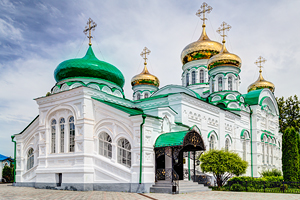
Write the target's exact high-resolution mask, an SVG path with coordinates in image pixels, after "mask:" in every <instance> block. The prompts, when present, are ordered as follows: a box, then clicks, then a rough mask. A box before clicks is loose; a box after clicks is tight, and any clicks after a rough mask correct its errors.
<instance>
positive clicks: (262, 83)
mask: <svg viewBox="0 0 300 200" xmlns="http://www.w3.org/2000/svg"><path fill="white" fill-rule="evenodd" d="M261 72H262V71H261V70H259V77H258V79H257V80H256V81H255V82H254V83H252V84H251V85H249V87H248V92H250V91H253V90H259V89H264V88H269V89H270V90H271V91H272V92H274V91H275V85H274V84H273V83H271V82H270V81H266V80H265V79H264V77H263V76H262V74H261Z"/></svg>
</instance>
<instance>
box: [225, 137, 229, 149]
mask: <svg viewBox="0 0 300 200" xmlns="http://www.w3.org/2000/svg"><path fill="white" fill-rule="evenodd" d="M225 151H229V139H228V138H226V140H225Z"/></svg>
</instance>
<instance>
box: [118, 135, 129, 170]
mask: <svg viewBox="0 0 300 200" xmlns="http://www.w3.org/2000/svg"><path fill="white" fill-rule="evenodd" d="M122 141H124V142H122ZM123 145H124V147H123ZM125 145H127V147H129V148H128V149H126V146H125ZM128 145H129V146H128ZM131 158H132V156H131V144H130V142H129V140H127V139H126V138H124V137H123V138H120V139H119V140H118V142H117V162H118V163H119V164H121V165H124V166H126V167H128V168H131V165H132V161H131Z"/></svg>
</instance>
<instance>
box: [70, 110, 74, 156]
mask: <svg viewBox="0 0 300 200" xmlns="http://www.w3.org/2000/svg"><path fill="white" fill-rule="evenodd" d="M69 128H70V129H69V130H70V149H69V151H70V152H74V151H75V125H74V117H73V116H72V117H70V119H69Z"/></svg>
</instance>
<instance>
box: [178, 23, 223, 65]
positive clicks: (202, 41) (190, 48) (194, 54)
mask: <svg viewBox="0 0 300 200" xmlns="http://www.w3.org/2000/svg"><path fill="white" fill-rule="evenodd" d="M202 27H203V29H202V34H201V36H200V38H199V39H198V40H197V41H196V42H193V43H191V44H189V45H187V46H186V47H185V48H184V49H183V51H182V52H181V61H182V64H185V63H187V62H190V61H193V60H201V59H209V58H211V57H212V56H214V55H216V54H218V53H219V52H220V51H221V49H222V44H220V43H219V42H215V41H212V40H210V39H209V37H208V36H207V34H206V31H205V24H203V25H202Z"/></svg>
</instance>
